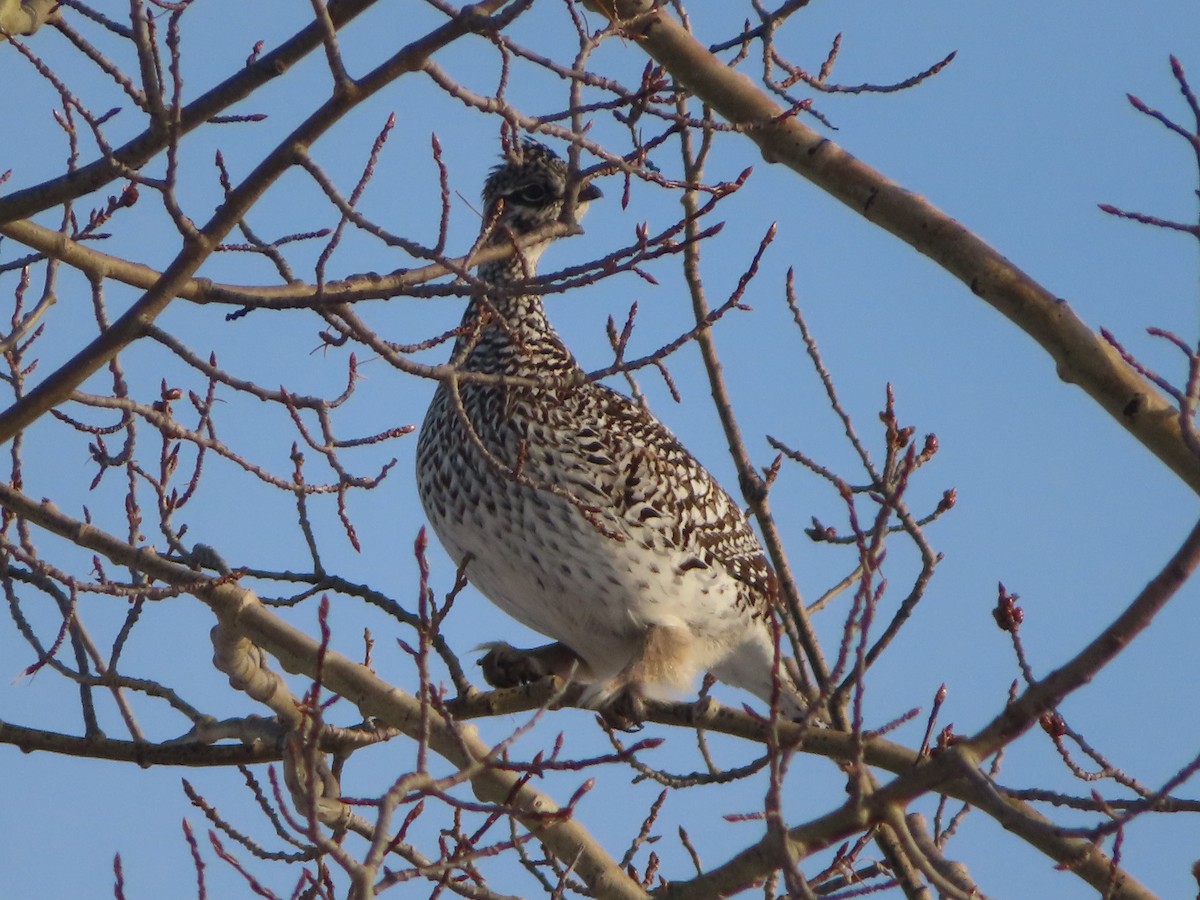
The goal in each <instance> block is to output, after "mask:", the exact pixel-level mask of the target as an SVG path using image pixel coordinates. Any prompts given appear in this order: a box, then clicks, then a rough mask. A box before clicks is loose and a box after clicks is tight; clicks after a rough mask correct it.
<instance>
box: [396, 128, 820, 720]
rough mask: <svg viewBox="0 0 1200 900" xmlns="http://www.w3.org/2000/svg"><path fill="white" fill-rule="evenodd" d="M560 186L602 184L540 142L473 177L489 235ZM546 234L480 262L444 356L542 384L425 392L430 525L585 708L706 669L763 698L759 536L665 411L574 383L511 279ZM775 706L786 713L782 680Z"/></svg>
mask: <svg viewBox="0 0 1200 900" xmlns="http://www.w3.org/2000/svg"><path fill="white" fill-rule="evenodd" d="M568 190H578V192H579V193H578V206H577V214H582V212H583V211H584V210H585V209H586V206H587V203H588V201H590V200H592V199H595V198H596V197H598V196H599V191H597V190H596V189H595V188H593V187H591V186H590V185H587V184H584V185H583V186H582V187H579V186H578V184H577V183H576V184H575V185H573V184H572V183H571V179H570V178H569V177H568V171H567V167H566V165H565V164H564V163H563V161H562V160H561V159H559V157H558V156H556V155H555V154H553V153H552V152H551V151H550V150H548V149H547V148H545V147H543V146H542V145H540V144H535V143H532V142H526V143H525V144H523V145H522V146H520V147H518V148H516V150H515V153H514V155H513V156H511V157H510V158H509V159H508V160H507V161H506V162H505V163H504V164H502V165H500V166H498V167H497V168H496V169H495V170H493V172H492V174H491V176H490V177H489V178H488V180H487V183H486V185H485V187H484V191H483V199H484V206H485V218H487V219H489V220H494V222H495V225H494V227H493V231H492V235H491V237H490V242H492V243H497V242H507V241H510V240H511V237H512V236H521V235H524V234H527V233H529V232H531V231H533V230H534V229H536V228H537V227H539V226H541V225H544V224H546V223H548V222H553V221H555V220H557V219H558V217H559V216H560V215H561V212H562V208H563V205H564V202H565V198H566V192H567V191H568ZM547 243H549V242H548V241H547V242H543V243H542V244H540V245H535V246H534V247H531V248H528V249H526V250H525V251H524V259H523V260H522V259H521V258H520V257H519V256H514V257H510V258H509V259H507V260H502V261H500V262H496V263H491V264H486V265H484V266H481V267H480V270H479V275H480V277H481V278H482V279H483V280H485V281H487V282H491V283H492V284H494V285H496V286H497V290H496V291H494V292H492V293H490V294H489V295H488V296H487V297H486V299H484V298H478V297H477V298H475V299H473V300H472V301H471V302H470V304H469V306H468V308H467V311H466V313H465V315H464V317H463V329H462V332H461V334H460V335H459V337H458V339H457V342H456V344H455V349H454V355H453V357H452V360H453V361H455V362H456V363H457V365H458V368H459V370H460V371H463V372H484V373H489V374H493V375H502V376H515V377H517V378H520V379H527V380H531V381H534V382H538V383H540V384H544V385H546V386H545V387H528V386H513V385H498V384H480V383H471V382H462V383H459V384H458V387H457V390H456V389H455V388H454V387H453V386H451V385H449V384H447V383H442V384H441V385H440V386H439V387H438V390H437V393H436V394H435V396H434V398H433V402H432V403H431V404H430V407H429V411H428V413H427V415H426V417H425V423H424V425H423V426H422V429H421V435H420V439H419V442H418V450H417V478H418V484H419V491H420V495H421V501H422V503H423V504H424V507H425V511H426V514H427V515H428V517H429V521H430V524H431V525H432V527H433V530H434V531H435V532H436V533H437V535H438V537H439V538H440V539H441V541H442V543H443V545H444V546H445V548H446V550H447V551H448V552H449V554H450V556H451V558H453V559H454V560H455V562H458V563H461V562H462V560H464V559H466V560H467V566H466V574H467V577H468V578H469V579H470V581H471V582H472V583H473V584H474V585H475V586H476V587H477V588H478V589H479V590H480V591H481V592H482V593H483V594H484V595H486V596H487V597H488V598H489V599H491V600H492V602H494V603H495V604H496V605H497V606H499V607H500V608H501V609H503V610H504V611H505V612H507V613H508V614H509V615H511V616H512V617H513V618H515V619H518V620H519V621H521V622H523V623H524V624H526V625H527V626H529V627H530V628H533V629H534V630H536V631H538V632H541V633H542V634H546V635H548V636H550V637H552V638H554V639H555V640H556V641H558V642H560V643H561V644H563V645H565V646H566V647H567V648H569V650H570V651H572V652H573V656H572V655H571V654H567V658H569V659H574V658H576V657H577V658H578V660H579V662H580V666H579V668H578V669H576V671H575V677H577V678H579V679H580V680H584V681H589V682H590V683H591V685H592V687H591V689H590V696H591V699H592V701H593V702H594V703H595V705H597V706H604V705H606V704H610V703H613V702H616V701H618V700H620V698H622V697H625V698H628V697H629V696H633V697H634V698H635V700H636V697H637V696H640V695H641V694H644V693H650V694H656V693H657V694H661V693H664V692H666V693H670V692H672V691H677V690H680V689H684V688H686V687H687V686H688V685H689V684H690V683H691V682H692V681H693V680H694V677H695V676H696V675H697V674H698V673H700V672H703V671H706V670H710V671H712V672H713V673H714V674H715V675H716V676H717V677H718V678H720V679H721V680H722V681H725V682H728V683H730V684H733V685H736V686H739V687H742V688H745V689H747V690H750V691H752V692H753V693H755V694H756V695H758V696H759V697H761V698H763V699H769V698H770V696H771V692H772V684H773V678H772V671H773V659H774V655H775V654H774V641H773V637H772V631H771V627H770V624H769V622H770V617H769V615H768V608H769V606H770V604H771V602H772V598H773V597H774V594H775V579H774V575H773V574H772V572H771V569H770V567H769V566H768V564H767V561H766V559H765V557H764V555H763V551H762V548H761V547H760V545H759V542H758V539H757V538H756V537H755V535H754V532H753V531H752V530H751V528H750V525H749V523H748V522H747V521H746V518H745V516H744V515H743V513H742V511H741V509H740V508H739V507H738V505H737V504H736V503H735V502H734V501H733V500H732V499H731V498H730V497H729V495H728V494H727V493H726V492H725V491H724V490H723V489H722V488H721V486H720V485H719V484H717V482H716V481H715V479H713V477H712V476H711V475H710V474H709V473H708V472H707V471H706V470H705V469H704V467H703V466H701V465H700V464H699V463H698V462H697V461H696V460H695V459H694V458H693V457H692V456H691V454H689V453H688V451H687V450H685V449H684V447H683V446H682V445H681V444H680V443H679V441H678V440H676V438H675V437H674V435H672V434H671V433H670V432H669V431H668V430H667V429H666V427H664V426H663V425H662V423H661V422H659V421H658V420H657V419H656V418H654V417H653V416H652V415H650V414H649V413H648V412H646V411H645V410H644V409H643V408H641V407H639V406H638V405H636V404H635V403H633V402H632V401H631V400H629V399H628V398H627V397H625V396H623V395H621V394H619V393H617V392H615V391H613V390H611V389H609V388H607V387H605V386H603V385H601V384H596V383H589V382H586V381H584V380H583V372H582V370H581V369H580V367H579V366H578V364H577V363H576V362H575V359H574V357H573V356H572V355H571V353H570V352H569V351H568V350H567V348H566V347H565V346H564V344H563V342H562V341H561V339H560V338H559V337H558V334H557V333H556V332H555V331H554V329H553V328H552V327H551V325H550V324H549V322H548V321H547V319H546V315H545V311H544V309H543V307H542V300H541V297H539V296H537V295H535V294H530V293H527V292H522V291H521V290H519V289H517V290H514V289H512V288H511V287H510V285H513V284H519V283H520V282H522V281H524V280H526V278H527V277H528V276H529V275H530V274H532V269H533V267H534V265H535V264H536V261H537V258H538V257H539V256H540V255H541V251H542V250H543V249H545V246H546V244H547ZM456 394H457V398H456ZM502 646H503V647H504V648H505V649H507V650H511V649H512V648H507V645H502ZM514 652H516V651H514ZM555 652H559V648H555ZM556 658H558V657H556ZM543 670H544V669H543V668H534V669H525V670H522V671H524V673H525V674H524V675H517V676H515V679H514V680H520V679H521V678H522V677H534V676H536V675H537V674H539V673H540V672H541V671H543ZM493 680H496V679H493ZM501 680H503V678H502V679H501ZM785 680H786V679H785ZM782 705H783V708H784V710H785V712H787V713H789V714H795V713H797V712H798V711H799V709H800V704H799V701H798V697H797V694H796V693H795V691H794V690H793V689H792V688H791V687H790V686H787V687H786V688H785V690H784V692H783V699H782Z"/></svg>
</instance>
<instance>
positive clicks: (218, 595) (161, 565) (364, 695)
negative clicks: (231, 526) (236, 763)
mask: <svg viewBox="0 0 1200 900" xmlns="http://www.w3.org/2000/svg"><path fill="white" fill-rule="evenodd" d="M0 505H2V506H4V508H6V509H8V510H9V511H11V512H12V513H13V514H15V515H18V516H20V517H22V518H24V519H28V520H29V521H30V522H35V523H37V524H38V525H39V526H41V527H42V528H45V529H46V530H47V531H50V532H52V533H54V534H57V535H59V536H60V537H63V538H66V539H67V540H69V541H71V542H72V543H73V544H75V545H76V546H79V547H86V548H87V549H89V550H93V551H95V552H97V553H100V554H102V555H103V556H105V557H107V558H108V559H109V560H111V561H112V562H113V563H115V564H117V565H120V566H129V567H132V568H134V569H136V570H137V571H139V572H144V573H145V574H146V575H148V576H150V577H151V578H154V579H156V580H159V581H163V582H165V583H167V584H170V585H173V586H177V587H181V588H183V589H185V590H187V591H188V592H189V593H191V594H194V595H195V596H196V597H198V598H200V599H201V600H203V601H204V602H205V603H206V604H208V606H209V607H210V608H211V609H212V611H213V612H214V614H216V616H217V618H218V619H219V620H220V621H221V626H222V627H223V628H226V629H230V630H232V631H233V632H234V633H237V634H242V635H245V636H246V637H247V638H248V639H249V640H251V641H253V642H254V643H255V644H256V645H258V646H259V647H261V648H262V649H263V650H265V651H266V652H267V653H269V654H271V656H273V657H274V658H275V659H276V660H278V661H279V664H280V665H281V666H282V667H283V668H284V669H286V670H287V671H288V672H291V673H293V674H295V675H302V676H305V677H307V678H314V679H315V678H316V677H317V676H318V672H317V660H318V659H322V665H321V670H320V673H319V674H320V677H321V683H322V684H323V685H324V686H325V687H326V688H328V689H329V690H330V691H332V692H334V693H336V694H339V695H341V696H342V697H344V698H345V699H346V700H348V701H350V702H351V703H353V704H354V705H355V706H356V707H357V708H358V709H359V710H360V711H361V712H362V714H363V715H364V716H369V717H370V716H373V717H375V718H378V719H380V720H381V721H382V722H383V723H384V724H386V725H390V726H392V727H394V728H398V729H400V730H401V731H403V732H404V733H405V734H407V735H408V736H409V737H411V738H413V739H414V740H420V739H421V730H422V725H423V724H425V723H423V722H422V715H421V704H420V701H419V700H417V698H416V697H414V696H413V695H412V694H410V693H408V692H407V691H402V690H400V689H399V688H397V687H394V686H393V685H391V684H388V683H387V682H385V681H383V680H382V679H381V678H379V677H378V676H376V675H375V674H374V673H373V672H372V671H371V670H370V669H368V668H367V667H366V666H362V665H359V664H358V663H354V662H351V661H350V660H349V659H347V658H346V657H344V656H341V655H340V654H338V653H335V652H334V651H332V650H325V651H322V649H321V647H320V644H319V643H318V642H317V641H316V640H314V639H313V638H312V637H310V636H309V635H307V634H305V633H304V632H303V631H301V630H300V629H298V628H296V627H294V626H292V625H290V624H288V623H287V622H285V621H283V620H282V619H281V618H279V616H277V615H276V614H275V613H274V612H272V611H271V610H270V609H268V608H267V607H265V606H263V605H262V603H260V602H259V600H258V597H257V596H256V595H255V594H254V592H253V591H250V590H247V589H246V588H243V587H240V586H238V585H236V584H231V583H227V582H213V581H210V580H208V579H206V578H204V577H203V576H201V575H200V574H199V573H197V572H195V571H193V570H191V569H188V568H186V567H185V566H181V565H179V564H177V563H173V562H171V561H170V560H167V559H164V558H163V557H161V556H159V555H158V554H157V553H155V552H154V551H153V550H151V549H149V548H139V547H133V546H131V545H130V544H127V543H125V542H124V541H122V540H120V539H118V538H116V537H114V536H113V535H110V534H108V533H107V532H105V531H102V530H101V529H99V528H96V527H95V526H93V525H89V524H86V523H84V522H80V521H78V520H76V519H72V518H70V517H69V516H66V515H64V514H63V513H61V512H59V511H58V510H57V509H56V508H55V507H54V506H53V505H52V504H50V503H45V502H42V503H39V502H37V501H35V500H33V499H32V498H31V497H28V496H27V495H25V494H22V493H21V492H20V491H17V490H14V489H13V488H12V487H11V486H9V485H7V484H0ZM427 724H428V728H429V746H430V747H431V748H432V749H433V751H434V752H435V753H437V754H439V755H440V756H442V757H444V758H445V759H447V760H448V761H450V762H451V763H452V764H454V765H455V766H457V767H459V768H460V769H463V770H466V771H468V772H469V780H470V782H471V787H472V790H474V792H475V795H476V796H477V797H479V799H480V800H482V801H484V802H488V803H496V804H500V805H503V806H505V807H508V808H515V809H519V810H526V811H528V815H525V816H519V818H520V819H521V821H522V824H523V825H525V827H527V828H528V829H529V830H530V831H531V832H532V833H533V834H534V835H536V836H537V839H538V840H539V841H540V842H541V843H542V844H543V845H544V846H545V847H546V849H547V850H548V851H549V852H551V853H552V854H554V856H555V857H556V858H557V859H558V860H559V861H560V862H562V863H563V864H564V865H566V866H568V867H570V868H571V869H572V871H573V872H574V873H575V874H576V875H578V876H579V878H580V879H581V880H582V881H584V882H585V883H587V884H588V886H589V887H590V888H591V889H592V891H593V892H594V896H596V897H603V898H612V900H634V898H637V900H645V897H646V896H647V895H646V892H645V891H644V890H642V888H641V887H640V886H638V884H637V883H636V882H634V881H633V879H632V878H630V877H629V876H628V875H627V874H626V873H625V872H624V870H622V868H621V867H620V866H619V865H618V864H617V862H616V861H615V860H614V859H613V858H612V857H611V856H609V854H608V853H607V851H605V849H604V848H603V846H601V845H600V844H599V843H598V842H597V841H596V839H595V838H594V837H592V835H591V834H590V833H589V832H588V830H587V829H586V828H584V827H583V826H582V825H581V824H579V822H577V821H576V820H575V819H574V818H571V817H565V818H544V816H545V815H546V814H550V813H554V812H556V811H558V809H559V807H558V806H557V804H555V803H554V801H553V800H551V799H550V797H548V796H547V795H546V794H543V793H542V792H541V791H539V790H537V789H536V788H534V787H532V786H531V785H530V784H529V783H525V784H520V782H521V781H522V775H521V774H520V773H515V772H512V771H505V770H502V769H498V768H496V767H495V766H493V765H490V764H489V763H488V762H487V761H486V760H487V758H488V756H489V754H490V753H491V747H490V746H489V745H488V744H487V743H485V742H484V741H483V740H482V739H481V738H480V737H479V735H478V733H477V731H476V729H475V727H474V726H472V725H461V724H460V725H457V726H456V727H452V726H451V725H450V724H448V723H447V722H446V721H445V720H444V719H442V718H440V717H438V716H431V717H429V721H428V723H427Z"/></svg>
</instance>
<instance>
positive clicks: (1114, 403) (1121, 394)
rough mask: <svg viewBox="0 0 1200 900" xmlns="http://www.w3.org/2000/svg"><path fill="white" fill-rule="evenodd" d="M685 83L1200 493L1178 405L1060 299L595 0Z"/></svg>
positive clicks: (675, 33) (630, 14) (684, 52)
mask: <svg viewBox="0 0 1200 900" xmlns="http://www.w3.org/2000/svg"><path fill="white" fill-rule="evenodd" d="M589 5H591V6H592V7H593V8H595V9H596V10H597V11H599V12H601V13H603V14H604V15H606V16H608V17H609V18H610V20H612V21H613V22H614V23H615V24H617V25H619V26H621V27H622V28H623V29H624V31H625V33H626V34H627V35H628V36H629V37H631V38H633V39H635V41H636V43H637V44H638V45H639V46H641V47H642V49H644V50H645V51H646V53H647V54H649V55H650V56H651V57H652V58H653V59H654V60H656V61H657V62H658V63H659V64H661V65H662V66H664V67H665V68H666V69H667V71H669V72H670V73H671V75H672V77H674V78H675V79H676V80H677V81H678V82H679V83H680V84H682V85H684V86H685V87H686V88H687V89H688V90H690V91H691V92H692V93H694V94H695V95H696V96H697V97H698V98H700V99H701V100H703V101H704V102H705V103H707V104H708V105H710V106H711V107H712V108H713V109H715V110H716V111H717V112H719V113H720V114H721V115H722V116H723V117H724V118H725V119H727V120H728V121H729V122H730V123H732V124H733V125H735V126H736V127H737V128H738V129H739V130H740V131H742V132H743V133H744V134H745V135H746V136H747V137H749V138H750V139H751V140H753V141H754V142H755V143H756V144H758V146H759V148H760V149H761V151H762V155H763V158H764V159H765V160H767V162H771V163H782V164H784V165H786V166H787V167H788V168H790V169H792V170H794V171H795V172H797V173H799V174H800V175H803V176H804V177H805V178H807V179H808V180H810V181H812V182H813V183H814V184H816V185H817V186H818V187H820V188H821V189H823V190H825V191H827V192H828V193H829V194H831V195H832V196H834V197H836V198H837V199H839V200H841V201H842V202H843V203H845V204H846V205H847V206H849V207H850V208H851V209H853V210H855V211H856V212H858V213H859V214H860V215H862V216H863V217H865V218H866V219H868V220H869V221H871V222H873V223H874V224H876V225H879V226H880V227H881V228H885V229H887V230H888V231H890V232H891V233H892V234H894V235H896V236H897V237H899V238H901V239H902V240H904V241H905V242H907V243H908V244H910V245H911V246H912V247H914V248H915V249H916V250H918V251H919V252H921V253H923V254H924V255H926V256H928V257H929V258H930V259H932V260H933V261H934V262H936V263H937V264H938V265H940V266H941V267H942V268H944V269H945V270H946V271H947V272H949V273H950V274H952V275H954V276H955V277H956V278H958V279H959V280H960V281H962V282H963V283H964V284H965V285H967V286H968V287H969V288H970V289H971V291H972V292H973V293H975V294H976V295H978V296H979V297H981V298H983V299H984V300H986V301H987V302H988V303H989V304H991V305H992V306H993V307H995V308H996V309H997V310H999V311H1000V312H1001V313H1003V314H1004V315H1005V316H1007V317H1008V318H1009V319H1010V320H1012V322H1014V323H1015V324H1016V325H1017V326H1018V327H1019V328H1021V329H1022V330H1023V331H1025V332H1026V333H1027V334H1028V335H1029V336H1030V337H1032V338H1033V339H1034V340H1036V341H1037V342H1038V343H1039V344H1041V345H1042V347H1043V348H1044V349H1045V350H1046V352H1048V353H1049V354H1050V356H1051V357H1052V358H1053V359H1054V362H1055V365H1056V367H1057V371H1058V375H1059V377H1060V378H1061V379H1062V380H1063V381H1066V382H1070V383H1074V384H1077V385H1079V386H1080V387H1081V388H1083V390H1085V391H1086V392H1087V393H1088V394H1089V395H1090V396H1091V397H1092V399H1093V400H1095V401H1096V402H1097V403H1099V404H1100V405H1101V406H1102V407H1104V409H1105V410H1106V411H1107V412H1108V414H1109V415H1111V416H1112V417H1113V418H1114V419H1115V420H1116V421H1117V422H1119V423H1120V424H1121V425H1122V426H1123V427H1124V428H1125V429H1126V430H1128V431H1129V432H1130V433H1131V434H1132V435H1133V436H1134V437H1136V438H1137V439H1138V440H1139V441H1141V443H1142V444H1143V445H1145V446H1146V448H1147V449H1149V450H1150V452H1152V453H1153V454H1154V455H1155V456H1157V457H1158V458H1159V459H1161V460H1162V461H1163V462H1164V463H1166V465H1167V466H1168V467H1170V469H1171V470H1172V471H1173V472H1175V474H1176V475H1178V476H1179V477H1180V478H1182V479H1183V480H1184V481H1185V482H1186V483H1187V484H1188V486H1189V487H1191V488H1192V490H1194V491H1197V492H1200V459H1198V458H1197V457H1196V455H1195V454H1194V453H1193V452H1192V451H1191V449H1190V448H1189V447H1188V446H1187V444H1186V442H1185V441H1184V439H1183V435H1182V432H1181V430H1180V427H1179V414H1178V411H1177V410H1175V409H1174V408H1172V406H1171V404H1170V403H1169V402H1168V401H1167V400H1166V398H1164V397H1163V396H1162V394H1160V393H1159V392H1158V391H1156V390H1155V389H1154V388H1153V387H1152V386H1151V385H1150V383H1149V382H1147V381H1146V380H1145V379H1144V378H1142V377H1141V376H1140V375H1138V373H1137V372H1136V371H1134V370H1133V368H1131V367H1130V366H1129V365H1127V364H1126V363H1125V362H1124V361H1123V360H1122V359H1121V358H1120V355H1119V354H1118V353H1117V352H1116V351H1115V350H1114V349H1113V348H1112V347H1111V346H1109V345H1108V344H1107V342H1105V341H1104V340H1102V339H1101V338H1100V337H1099V336H1098V335H1097V334H1096V333H1095V332H1094V331H1092V329H1091V328H1089V327H1088V326H1087V325H1086V324H1085V323H1084V322H1083V321H1082V320H1081V319H1080V318H1079V317H1078V316H1077V315H1075V313H1074V312H1072V310H1071V308H1070V307H1069V305H1068V304H1067V301H1066V300H1064V299H1062V298H1061V297H1057V296H1055V295H1054V294H1052V293H1051V292H1050V291H1048V290H1047V289H1046V288H1044V287H1043V286H1041V285H1040V284H1038V283H1037V282H1036V281H1034V280H1033V279H1032V278H1030V277H1029V276H1028V275H1027V274H1025V273H1024V272H1023V271H1021V270H1020V269H1018V268H1017V267H1016V266H1015V265H1013V264H1012V263H1011V262H1009V260H1007V259H1005V258H1004V257H1003V256H1002V255H1001V254H1000V253H999V252H997V251H996V250H995V249H994V248H993V247H991V246H989V245H988V244H987V243H986V242H985V241H983V239H981V238H980V237H979V236H977V235H976V234H974V233H972V232H971V231H969V230H968V229H967V228H966V227H964V226H963V225H962V224H961V223H959V222H957V221H955V220H954V219H952V218H951V217H950V216H948V215H946V214H945V213H944V212H942V211H941V210H940V209H938V208H937V207H935V206H934V205H933V204H932V203H930V202H928V201H927V200H925V199H924V198H923V197H920V196H918V195H917V194H914V193H913V192H911V191H908V190H905V189H904V188H903V187H901V186H900V185H898V184H896V183H895V182H893V181H890V180H889V179H888V178H886V177H885V176H884V175H882V174H881V173H880V172H877V171H875V170H874V169H872V168H871V167H870V166H868V165H866V164H865V163H863V162H861V161H860V160H858V159H856V158H854V157H853V156H852V155H850V154H849V153H847V152H846V151H845V150H843V149H842V148H841V147H839V146H838V145H836V144H835V143H833V142H832V141H830V140H828V139H827V138H824V137H822V136H821V135H820V134H818V133H817V132H816V131H814V130H813V129H811V128H809V127H808V126H806V125H805V124H803V123H802V122H800V121H799V120H798V119H797V118H796V116H795V115H792V114H791V112H790V111H789V110H785V109H784V108H783V107H781V106H779V105H778V104H777V103H775V102H774V101H773V100H772V99H771V98H770V97H768V96H767V95H766V94H765V93H763V91H762V90H760V89H759V88H758V87H757V86H756V85H755V84H754V82H752V81H751V80H750V79H749V78H748V77H747V76H745V75H743V74H742V73H740V72H737V71H734V70H733V69H730V68H727V67H726V66H725V65H724V64H722V63H721V61H720V60H719V59H717V58H716V57H715V56H714V55H713V54H712V53H710V52H709V51H708V50H707V49H706V48H705V47H703V46H702V45H701V44H700V43H699V42H697V41H696V39H695V38H694V37H692V35H691V34H690V33H689V32H688V31H687V30H686V29H685V28H684V27H683V26H682V25H681V24H680V23H679V22H678V21H677V20H675V19H674V18H672V17H671V16H670V15H668V14H667V13H666V11H665V10H664V9H663V8H661V7H659V6H658V5H657V4H655V3H651V2H650V0H604V2H601V0H592V2H591V3H590V4H589Z"/></svg>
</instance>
